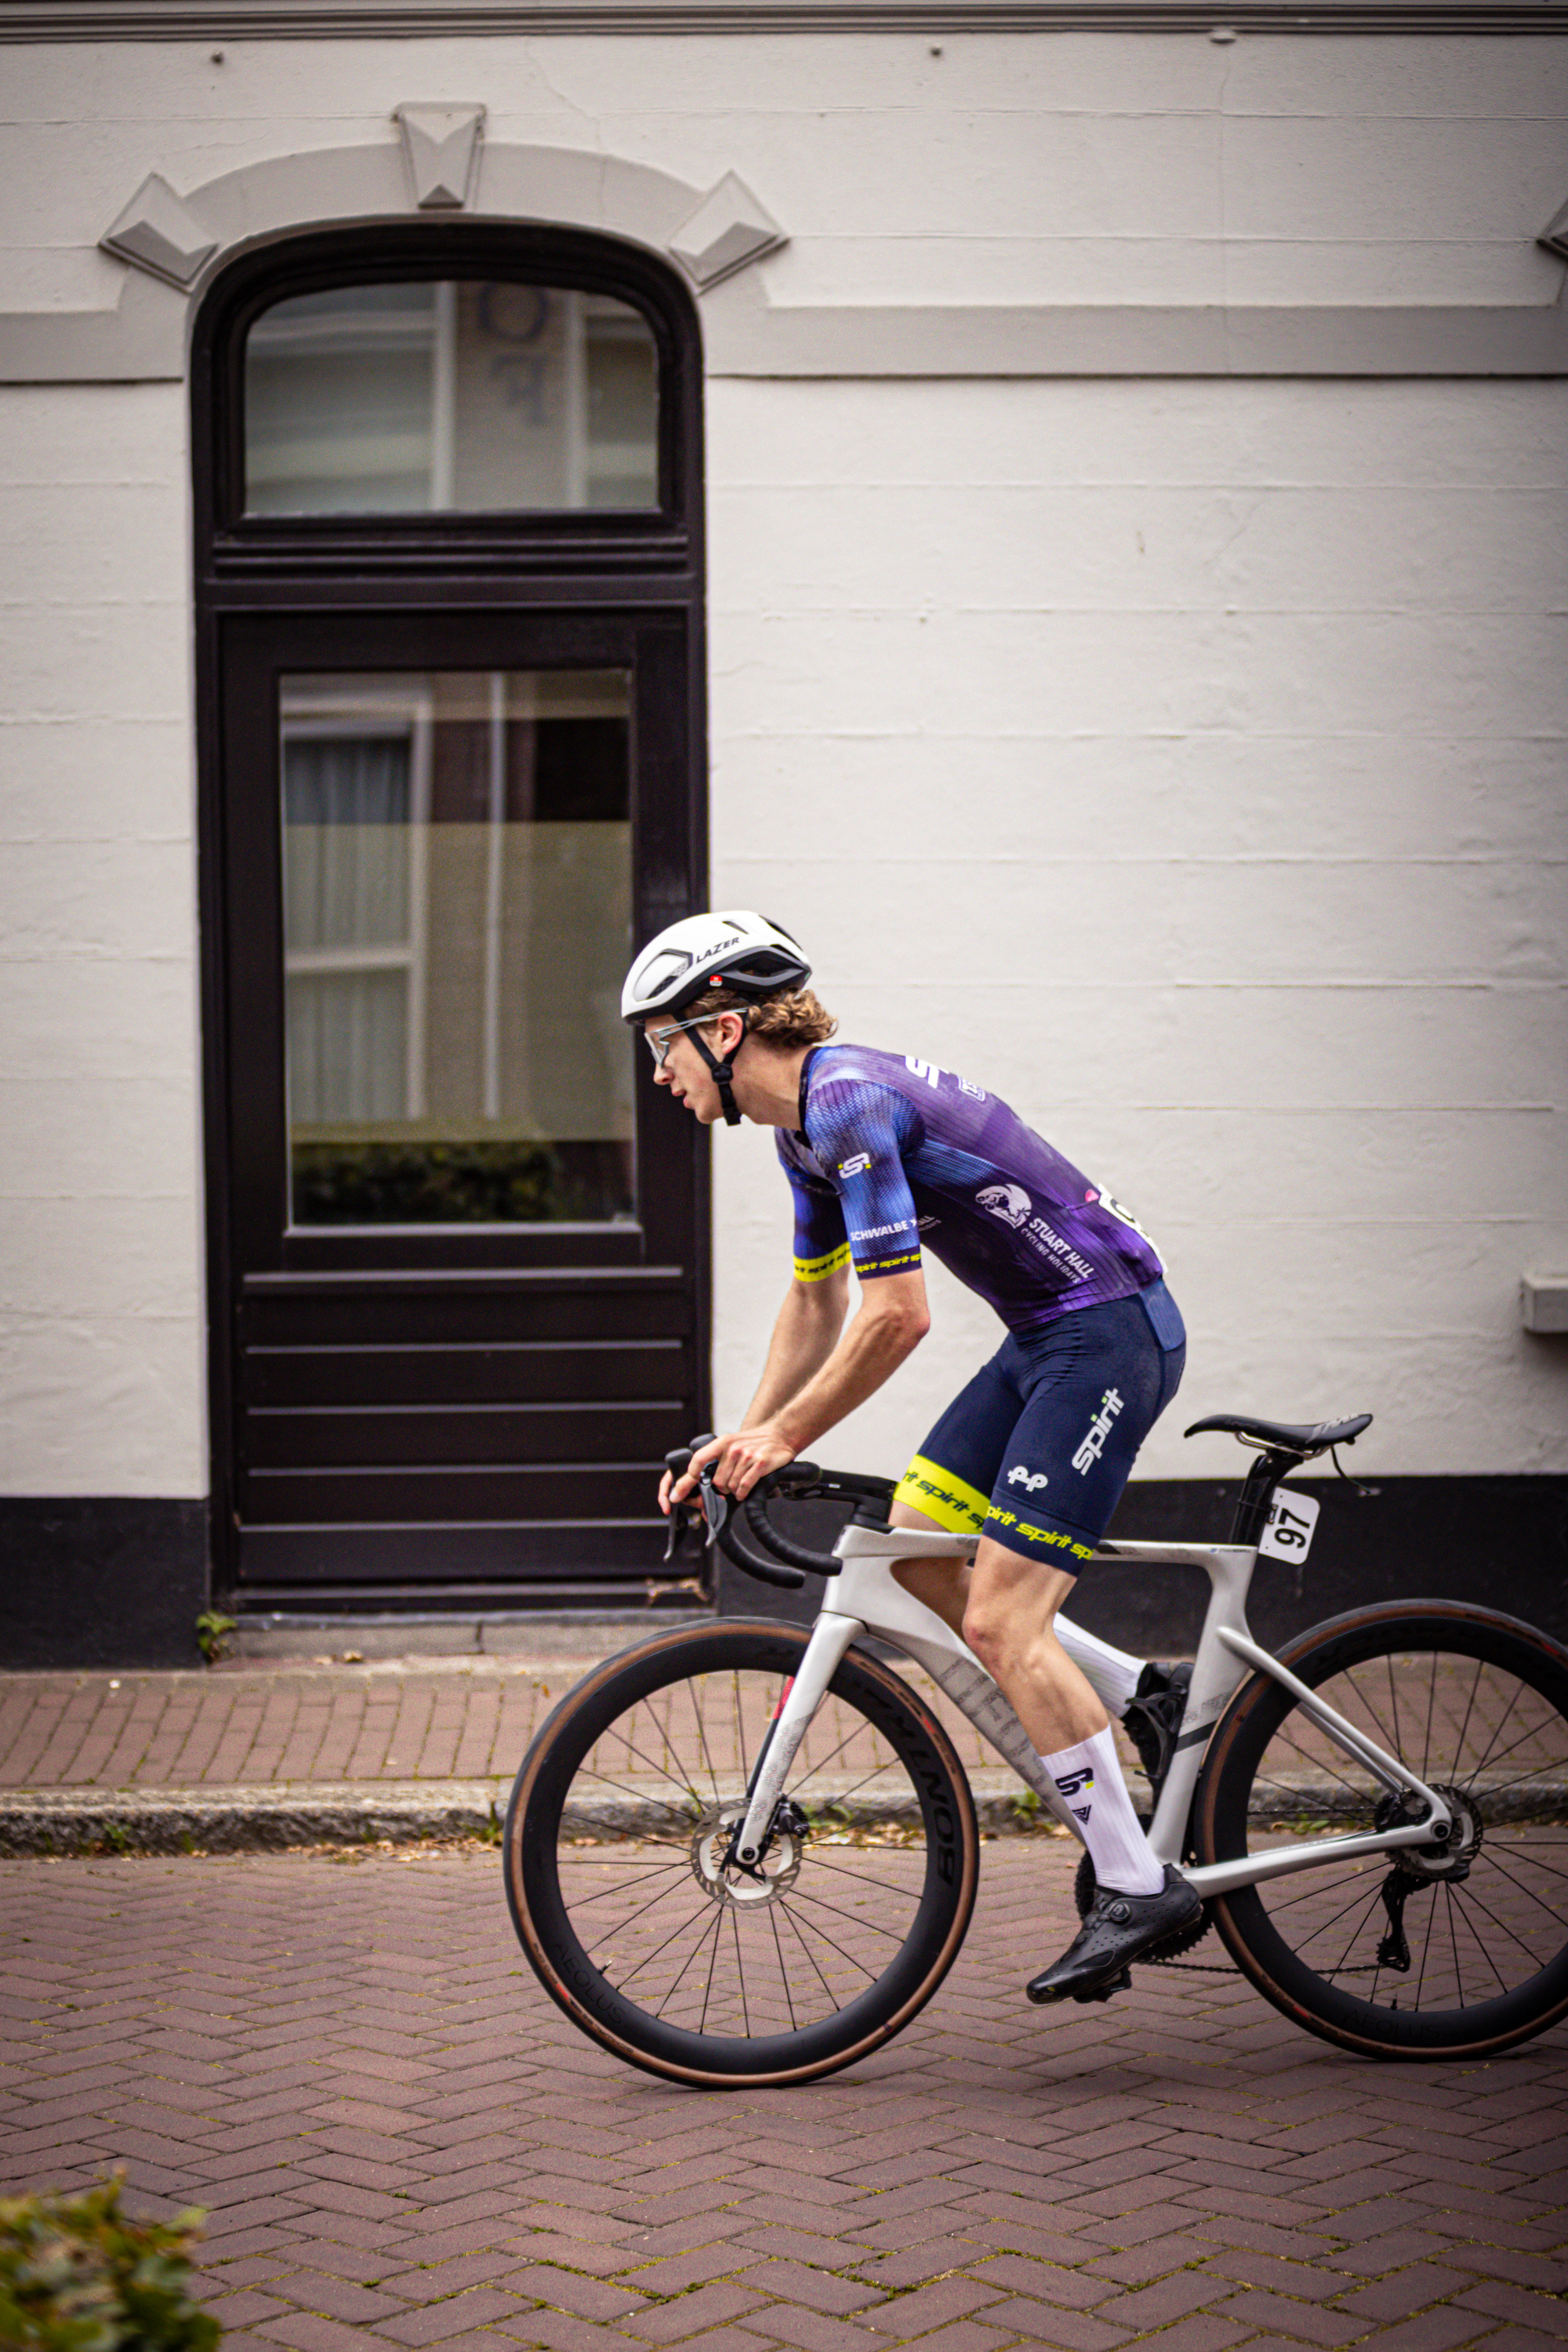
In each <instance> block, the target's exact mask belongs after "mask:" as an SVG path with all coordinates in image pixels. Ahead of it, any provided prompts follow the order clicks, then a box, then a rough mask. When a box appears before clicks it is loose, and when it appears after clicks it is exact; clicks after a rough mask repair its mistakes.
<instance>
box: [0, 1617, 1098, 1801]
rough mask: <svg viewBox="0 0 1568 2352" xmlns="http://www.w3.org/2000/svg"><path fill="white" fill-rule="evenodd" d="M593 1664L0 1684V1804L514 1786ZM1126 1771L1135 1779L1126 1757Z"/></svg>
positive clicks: (946, 1716)
mask: <svg viewBox="0 0 1568 2352" xmlns="http://www.w3.org/2000/svg"><path fill="white" fill-rule="evenodd" d="M598 1656H599V1654H598V1652H596V1651H595V1652H593V1653H592V1654H588V1653H585V1654H584V1655H582V1656H580V1657H561V1658H552V1659H551V1660H550V1661H549V1662H548V1664H539V1663H538V1662H537V1661H535V1662H533V1663H530V1664H517V1663H516V1662H515V1661H513V1660H510V1659H504V1658H497V1659H490V1658H473V1659H468V1658H462V1659H457V1658H442V1659H430V1660H427V1661H423V1662H422V1661H419V1660H417V1659H415V1660H400V1661H398V1662H396V1663H395V1664H376V1665H347V1664H342V1663H341V1662H337V1663H333V1664H322V1665H311V1664H294V1663H290V1664H279V1665H276V1666H241V1665H235V1666H223V1667H220V1668H219V1669H217V1671H216V1672H213V1673H206V1674H201V1673H196V1674H154V1673H140V1674H135V1673H131V1674H123V1675H102V1674H87V1673H80V1674H28V1675H0V1788H11V1789H18V1788H30V1789H45V1788H49V1789H68V1788H82V1789H85V1788H105V1789H142V1788H145V1789H152V1788H168V1787H177V1788H187V1789H193V1788H221V1787H226V1786H229V1785H231V1784H233V1783H241V1784H244V1785H247V1786H250V1787H255V1786H257V1785H258V1784H260V1783H265V1782H268V1781H277V1782H291V1783H302V1782H323V1781H324V1782H334V1783H336V1782H342V1781H350V1780H484V1779H487V1778H504V1779H506V1780H510V1778H511V1776H512V1775H513V1774H514V1773H515V1772H516V1770H517V1768H518V1765H519V1764H520V1763H521V1759H522V1757H523V1755H524V1753H525V1751H526V1750H527V1748H528V1744H529V1741H530V1740H531V1738H532V1737H533V1735H534V1732H535V1731H536V1730H537V1729H538V1727H539V1726H540V1724H541V1723H542V1722H543V1720H544V1718H545V1717H546V1716H547V1715H548V1714H549V1713H550V1710H551V1708H552V1706H553V1705H554V1703H555V1701H556V1700H557V1699H558V1698H560V1697H562V1696H563V1694H564V1693H565V1692H567V1691H568V1690H570V1689H571V1687H572V1685H573V1684H574V1683H575V1682H578V1681H579V1680H580V1679H581V1678H582V1676H583V1675H584V1674H586V1673H587V1672H588V1670H589V1668H590V1667H591V1666H593V1665H595V1664H597V1663H598ZM905 1678H906V1680H908V1681H909V1682H910V1684H911V1685H913V1686H914V1687H915V1688H916V1689H918V1690H919V1691H920V1692H921V1696H922V1697H923V1698H924V1699H925V1701H926V1703H927V1705H928V1706H932V1707H934V1708H935V1710H936V1712H937V1714H938V1715H939V1716H940V1717H942V1721H943V1722H944V1723H945V1724H946V1725H947V1727H948V1729H949V1732H950V1734H951V1735H952V1738H953V1740H954V1742H955V1744H956V1746H957V1748H958V1752H959V1754H960V1755H961V1757H962V1758H963V1760H964V1762H965V1764H967V1765H973V1766H979V1767H981V1768H988V1767H991V1766H993V1765H994V1763H995V1761H996V1759H995V1758H994V1756H993V1755H992V1753H991V1751H990V1750H989V1748H986V1747H985V1745H984V1741H983V1740H982V1739H981V1738H980V1735H979V1733H978V1732H977V1731H976V1730H975V1729H974V1727H973V1724H971V1723H969V1722H967V1721H966V1720H965V1718H964V1717H963V1716H962V1715H961V1714H960V1713H959V1711H958V1709H957V1708H956V1707H955V1706H953V1705H952V1702H951V1701H950V1700H949V1699H947V1698H945V1697H944V1696H942V1693H941V1692H940V1691H938V1690H937V1689H936V1687H935V1685H933V1684H932V1683H931V1681H930V1679H929V1677H928V1676H925V1675H921V1674H920V1673H919V1672H917V1671H915V1670H912V1669H910V1670H906V1675H905ZM1124 1756H1125V1759H1126V1761H1127V1762H1128V1763H1129V1764H1131V1761H1132V1750H1131V1748H1130V1747H1126V1746H1125V1743H1124Z"/></svg>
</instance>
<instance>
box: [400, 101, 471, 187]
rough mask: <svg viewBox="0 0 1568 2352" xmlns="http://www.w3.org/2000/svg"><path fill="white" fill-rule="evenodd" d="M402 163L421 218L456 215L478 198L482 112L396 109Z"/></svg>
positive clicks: (443, 108) (455, 108) (463, 108)
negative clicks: (476, 196) (425, 216)
mask: <svg viewBox="0 0 1568 2352" xmlns="http://www.w3.org/2000/svg"><path fill="white" fill-rule="evenodd" d="M392 119H393V121H395V123H396V125H397V127H398V129H399V130H400V131H402V133H403V153H404V159H405V162H406V163H407V165H408V177H409V180H410V182H411V183H412V185H413V189H414V202H415V204H416V206H417V208H418V209H419V211H420V212H422V213H460V212H463V211H465V210H466V209H467V207H468V205H470V204H471V203H472V202H473V200H474V196H475V194H476V193H477V184H478V180H479V141H480V139H481V137H482V136H483V133H484V124H485V110H484V108H483V107H482V106H399V107H395V108H394V110H393V116H392Z"/></svg>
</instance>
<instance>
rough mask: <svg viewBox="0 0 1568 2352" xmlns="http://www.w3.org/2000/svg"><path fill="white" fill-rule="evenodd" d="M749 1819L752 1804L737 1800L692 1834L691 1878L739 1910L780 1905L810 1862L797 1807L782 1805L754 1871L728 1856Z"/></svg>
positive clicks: (706, 1816)
mask: <svg viewBox="0 0 1568 2352" xmlns="http://www.w3.org/2000/svg"><path fill="white" fill-rule="evenodd" d="M745 1818H746V1801H745V1799H744V1798H743V1797H739V1798H737V1799H736V1801H735V1802H734V1803H733V1804H731V1805H721V1806H720V1807H719V1809H718V1810H717V1811H714V1812H710V1813H706V1814H704V1816H703V1818H702V1819H701V1821H700V1822H698V1824H697V1827H696V1829H695V1830H694V1831H693V1832H692V1835H691V1874H692V1876H693V1877H694V1878H695V1879H696V1881H697V1883H698V1885H699V1886H700V1887H701V1888H702V1889H703V1891H704V1893H705V1894H707V1895H710V1896H711V1898H712V1900H713V1901H714V1902H715V1903H732V1904H734V1905H735V1906H736V1907H737V1909H739V1910H742V1911H744V1910H750V1909H752V1908H754V1907H755V1906H757V1905H759V1904H767V1903H776V1902H777V1901H778V1899H779V1897H780V1895H784V1894H787V1893H788V1891H789V1889H790V1888H791V1887H792V1886H793V1885H795V1880H796V1878H797V1877H798V1876H799V1875H800V1865H801V1863H802V1861H803V1860H804V1858H805V1833H804V1830H803V1829H802V1828H801V1827H800V1826H799V1825H798V1824H797V1822H795V1819H794V1818H793V1815H792V1811H791V1809H790V1808H788V1807H787V1806H781V1807H780V1809H779V1814H778V1815H777V1816H776V1817H775V1819H774V1822H773V1830H772V1832H771V1834H770V1835H769V1837H768V1839H767V1842H766V1843H765V1844H764V1845H763V1851H762V1853H761V1855H760V1856H759V1858H758V1860H757V1861H756V1863H755V1864H753V1865H752V1868H751V1869H750V1870H742V1867H741V1865H740V1864H739V1863H737V1862H729V1861H727V1860H726V1856H727V1855H728V1853H729V1852H730V1848H731V1844H732V1843H734V1838H735V1832H736V1831H737V1830H738V1829H739V1828H740V1826H741V1823H742V1822H743V1821H744V1820H745Z"/></svg>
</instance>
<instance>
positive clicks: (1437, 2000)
mask: <svg viewBox="0 0 1568 2352" xmlns="http://www.w3.org/2000/svg"><path fill="white" fill-rule="evenodd" d="M1279 1656H1280V1661H1281V1663H1282V1664H1285V1665H1287V1666H1289V1669H1290V1671H1291V1673H1292V1674H1294V1675H1297V1676H1298V1677H1299V1679H1300V1681H1302V1682H1304V1683H1305V1684H1307V1685H1308V1686H1309V1687H1310V1689H1312V1690H1314V1691H1317V1692H1321V1695H1322V1696H1323V1698H1324V1700H1325V1702H1326V1703H1327V1704H1328V1705H1330V1706H1333V1707H1335V1708H1336V1709H1337V1710H1338V1712H1339V1713H1340V1714H1342V1716H1344V1717H1346V1719H1347V1720H1349V1721H1351V1722H1352V1723H1355V1724H1357V1725H1358V1726H1359V1727H1362V1728H1363V1729H1364V1730H1366V1731H1367V1732H1369V1733H1370V1734H1371V1736H1372V1737H1373V1738H1374V1739H1375V1740H1376V1741H1377V1742H1378V1744H1379V1746H1380V1747H1381V1748H1384V1751H1385V1752H1387V1753H1389V1754H1396V1753H1398V1754H1401V1760H1402V1761H1404V1762H1405V1763H1407V1764H1408V1765H1409V1766H1410V1767H1411V1768H1412V1769H1414V1770H1415V1771H1416V1772H1417V1773H1419V1774H1420V1777H1421V1778H1422V1779H1423V1780H1426V1782H1427V1784H1428V1786H1430V1787H1433V1788H1442V1789H1443V1790H1445V1791H1447V1792H1449V1793H1451V1794H1453V1795H1455V1796H1457V1797H1458V1800H1459V1801H1460V1803H1461V1806H1462V1808H1463V1811H1464V1821H1463V1823H1462V1827H1461V1833H1460V1835H1459V1836H1458V1837H1457V1838H1455V1839H1453V1840H1451V1841H1450V1847H1449V1851H1448V1853H1447V1854H1443V1853H1438V1852H1437V1850H1436V1848H1432V1847H1426V1848H1419V1847H1407V1848H1405V1849H1403V1853H1404V1854H1405V1857H1406V1859H1405V1861H1404V1862H1403V1863H1400V1862H1398V1861H1397V1860H1396V1858H1395V1855H1394V1853H1392V1852H1390V1853H1383V1854H1374V1855H1373V1856H1371V1857H1368V1858H1365V1859H1363V1860H1362V1861H1361V1862H1359V1863H1342V1864H1332V1865H1328V1866H1326V1867H1323V1868H1321V1869H1316V1870H1312V1871H1306V1872H1300V1873H1294V1874H1290V1875H1289V1876H1288V1877H1280V1878H1276V1879H1273V1880H1268V1881H1262V1882H1259V1883H1258V1885H1253V1886H1249V1887H1245V1888H1242V1889H1239V1890H1237V1892H1234V1893H1232V1894H1230V1895H1220V1896H1217V1897H1216V1898H1215V1904H1214V1910H1215V1925H1216V1927H1218V1929H1219V1932H1220V1935H1221V1937H1223V1939H1224V1941H1225V1944H1226V1948H1227V1949H1228V1950H1229V1952H1230V1954H1231V1957H1232V1958H1233V1959H1234V1960H1235V1961H1236V1963H1237V1967H1238V1968H1239V1969H1241V1970H1242V1971H1243V1973H1244V1974H1245V1975H1246V1976H1247V1977H1248V1978H1249V1979H1250V1980H1251V1981H1252V1983H1253V1984H1254V1985H1255V1986H1256V1987H1257V1989H1258V1991H1259V1992H1260V1993H1262V1995H1263V1997H1264V1999H1265V2000H1268V2001H1271V2002H1272V2003H1273V2005H1274V2007H1275V2008H1276V2009H1278V2010H1279V2011H1282V2013H1283V2014H1284V2015H1285V2016H1287V2017H1289V2018H1291V2019H1292V2020H1293V2021H1295V2023H1297V2024H1298V2025H1301V2026H1304V2027H1305V2028H1306V2029H1307V2031H1308V2032H1310V2033H1315V2034H1317V2035H1319V2036H1320V2037H1321V2039H1322V2040H1323V2041H1325V2042H1333V2043H1335V2044H1336V2045H1337V2046H1338V2047H1339V2048H1341V2049H1343V2050H1352V2051H1355V2052H1358V2053H1362V2054H1363V2055H1366V2056H1373V2057H1379V2058H1393V2059H1411V2060H1424V2059H1425V2060H1430V2059H1441V2058H1454V2057H1460V2056H1464V2057H1475V2056H1478V2055H1484V2054H1486V2053H1490V2052H1496V2051H1501V2050H1508V2049H1510V2048H1512V2047H1513V2046H1514V2044H1515V2043H1517V2042H1524V2041H1527V2040H1529V2039H1530V2038H1531V2035H1533V2034H1537V2033H1541V2032H1544V2031H1545V2030H1546V2028H1547V2027H1549V2026H1551V2025H1552V2024H1554V2023H1556V2022H1557V2021H1558V2020H1559V2019H1560V2018H1562V2017H1563V2016H1564V2015H1568V1917H1565V1916H1563V1897H1564V1896H1568V1651H1564V1650H1563V1648H1562V1647H1561V1646H1560V1645H1559V1644H1558V1643H1556V1642H1553V1641H1552V1640H1551V1639H1550V1638H1549V1637H1548V1636H1547V1635H1546V1634H1543V1633H1538V1632H1536V1631H1535V1629H1534V1628H1533V1627H1531V1626H1529V1625H1525V1624H1522V1623H1521V1622H1520V1621H1519V1620H1518V1619H1516V1618H1512V1617H1505V1616H1503V1615H1501V1614H1500V1613H1498V1612H1494V1611H1491V1610H1487V1609H1479V1608H1474V1607H1471V1606H1470V1605H1468V1603H1465V1602H1461V1601H1405V1602H1397V1603H1386V1604H1383V1605H1380V1606H1378V1607H1375V1608H1371V1609H1366V1610H1357V1611H1353V1612H1351V1613H1349V1614H1348V1615H1345V1616H1342V1617H1336V1618H1332V1619H1331V1620H1329V1621H1328V1622H1325V1623H1324V1624H1321V1625H1316V1626H1313V1627H1312V1628H1311V1629H1310V1632H1308V1633H1302V1634H1300V1635H1299V1636H1298V1637H1297V1639H1296V1640H1295V1641H1293V1642H1291V1643H1289V1645H1288V1646H1287V1647H1286V1648H1285V1649H1283V1650H1281V1651H1280V1653H1279ZM1402 1693H1403V1698H1402V1696H1401V1694H1402ZM1390 1802H1391V1800H1389V1799H1388V1798H1387V1797H1386V1794H1385V1792H1384V1791H1383V1790H1381V1789H1380V1787H1379V1785H1378V1784H1377V1783H1376V1782H1375V1781H1374V1780H1373V1777H1372V1775H1371V1774H1370V1773H1368V1772H1366V1771H1365V1770H1364V1769H1363V1768H1362V1767H1360V1766H1358V1765H1356V1764H1354V1763H1353V1762H1352V1759H1350V1758H1349V1756H1347V1754H1346V1753H1345V1751H1344V1750H1343V1749H1342V1748H1334V1747H1332V1746H1331V1743H1329V1742H1328V1741H1327V1739H1326V1738H1325V1735H1324V1734H1323V1733H1322V1732H1321V1731H1320V1730H1319V1729H1318V1728H1317V1727H1315V1726H1313V1725H1312V1724H1311V1723H1310V1719H1308V1718H1307V1717H1305V1715H1304V1714H1303V1711H1302V1709H1301V1707H1300V1705H1299V1703H1298V1701H1297V1700H1296V1699H1295V1698H1294V1697H1293V1696H1292V1695H1291V1694H1290V1693H1289V1691H1287V1690H1285V1689H1284V1688H1283V1686H1282V1685H1280V1684H1279V1683H1278V1682H1276V1681H1275V1680H1274V1679H1273V1677H1272V1676H1270V1675H1264V1674H1259V1675H1254V1676H1252V1677H1251V1678H1250V1679H1249V1680H1248V1681H1247V1683H1246V1684H1244V1685H1243V1686H1242V1688H1241V1689H1240V1690H1239V1691H1238V1692H1237V1695H1236V1696H1235V1697H1234V1698H1233V1699H1232V1701H1231V1703H1230V1705H1229V1706H1228V1708H1227V1709H1226V1713H1225V1715H1224V1716H1223V1717H1222V1718H1221V1720H1220V1722H1219V1724H1218V1726H1217V1727H1216V1728H1215V1734H1214V1737H1213V1739H1212V1741H1211V1743H1210V1747H1209V1750H1208V1754H1207V1756H1206V1758H1205V1764H1204V1770H1203V1774H1202V1777H1201V1780H1200V1781H1199V1785H1198V1791H1197V1797H1196V1801H1195V1805H1194V1837H1195V1843H1196V1849H1197V1858H1198V1860H1199V1861H1200V1863H1215V1862H1227V1861H1232V1860H1235V1859H1236V1858H1237V1857H1238V1856H1240V1855H1242V1854H1245V1853H1248V1852H1249V1851H1252V1850H1253V1849H1252V1847H1251V1845H1250V1843H1249V1839H1250V1838H1252V1837H1255V1836H1256V1837H1258V1842H1259V1843H1260V1844H1263V1843H1268V1841H1269V1839H1270V1838H1271V1837H1274V1836H1276V1835H1278V1834H1279V1832H1285V1831H1290V1830H1291V1829H1292V1826H1293V1833H1294V1834H1297V1835H1299V1834H1300V1833H1301V1828H1302V1823H1301V1821H1300V1816H1302V1815H1307V1816H1313V1815H1322V1814H1326V1815H1327V1816H1328V1818H1327V1820H1326V1821H1323V1820H1318V1821H1313V1822H1310V1823H1309V1825H1308V1827H1309V1833H1313V1832H1318V1831H1333V1832H1342V1831H1347V1830H1351V1829H1352V1828H1357V1827H1363V1828H1370V1827H1372V1826H1373V1825H1374V1823H1375V1822H1376V1820H1377V1815H1378V1809H1379V1805H1380V1804H1382V1805H1384V1807H1386V1806H1387V1805H1388V1804H1389V1803H1390ZM1293 1816H1294V1817H1295V1819H1294V1822H1293ZM1347 1891H1348V1892H1349V1895H1350V1899H1349V1901H1348V1902H1347V1901H1346V1900H1345V1896H1346V1893H1347ZM1347 1927H1348V1931H1349V1932H1348V1934H1347V1933H1346V1932H1345V1931H1346V1929H1347ZM1401 1939H1403V1953H1402V1951H1401Z"/></svg>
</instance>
